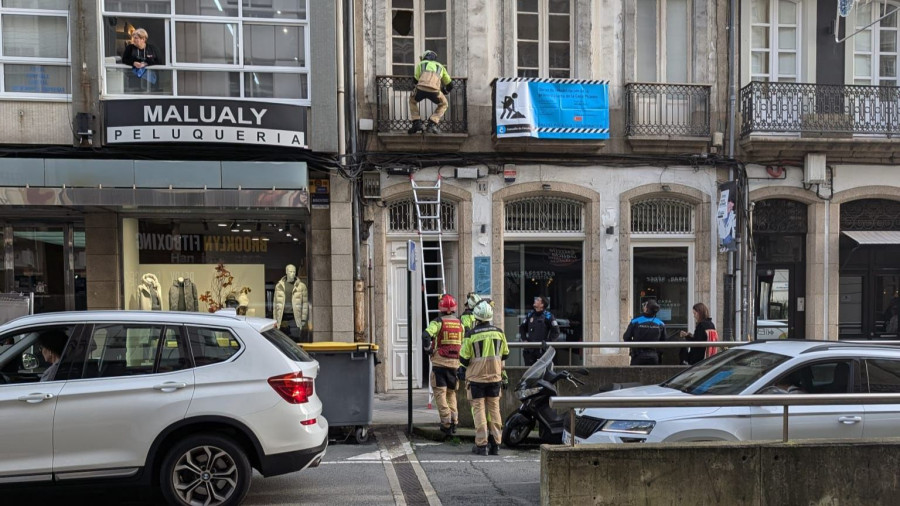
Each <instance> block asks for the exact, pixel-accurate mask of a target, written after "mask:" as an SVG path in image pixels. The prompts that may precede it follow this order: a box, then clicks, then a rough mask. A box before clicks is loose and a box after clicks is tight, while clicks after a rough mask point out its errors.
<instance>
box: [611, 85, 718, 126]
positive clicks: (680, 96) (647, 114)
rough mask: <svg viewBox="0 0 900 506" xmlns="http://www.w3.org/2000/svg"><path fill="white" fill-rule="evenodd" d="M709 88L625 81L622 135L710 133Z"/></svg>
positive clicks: (704, 86)
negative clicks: (623, 130)
mask: <svg viewBox="0 0 900 506" xmlns="http://www.w3.org/2000/svg"><path fill="white" fill-rule="evenodd" d="M711 90H712V86H710V85H706V84H664V83H628V84H626V85H625V135H628V136H634V135H676V136H684V137H707V136H709V121H710V120H709V117H710V100H709V97H710V92H711Z"/></svg>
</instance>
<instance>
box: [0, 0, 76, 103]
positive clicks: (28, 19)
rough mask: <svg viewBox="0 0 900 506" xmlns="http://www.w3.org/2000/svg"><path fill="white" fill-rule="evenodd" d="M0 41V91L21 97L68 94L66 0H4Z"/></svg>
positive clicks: (69, 65) (0, 20) (61, 96)
mask: <svg viewBox="0 0 900 506" xmlns="http://www.w3.org/2000/svg"><path fill="white" fill-rule="evenodd" d="M0 41H2V45H0V72H2V79H0V82H2V90H0V93H2V94H4V95H14V96H17V97H23V98H24V97H28V96H33V97H35V98H37V97H40V98H48V97H56V98H68V97H69V96H70V93H71V87H70V82H71V77H70V74H71V73H70V68H71V60H70V55H69V3H68V2H67V1H65V0H3V2H2V4H0Z"/></svg>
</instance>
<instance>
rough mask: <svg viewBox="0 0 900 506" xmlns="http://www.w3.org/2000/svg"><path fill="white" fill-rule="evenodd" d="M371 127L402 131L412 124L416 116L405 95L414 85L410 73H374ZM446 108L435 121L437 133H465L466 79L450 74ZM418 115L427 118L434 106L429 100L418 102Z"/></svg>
mask: <svg viewBox="0 0 900 506" xmlns="http://www.w3.org/2000/svg"><path fill="white" fill-rule="evenodd" d="M375 89H376V98H375V100H376V104H375V105H376V113H375V129H376V131H377V132H378V133H379V134H386V133H394V134H396V133H403V134H404V135H405V134H406V131H407V130H409V128H410V127H411V126H412V122H413V120H414V119H416V118H412V117H410V114H409V97H410V95H411V94H412V93H413V90H414V89H415V81H414V80H413V78H412V77H411V76H376V77H375ZM447 102H449V108H448V109H447V112H446V114H444V118H443V120H442V121H441V123H440V125H438V129H439V131H440V132H441V133H445V134H446V133H449V134H466V133H468V128H469V125H468V123H469V115H468V110H467V108H466V106H467V100H466V79H465V78H459V77H456V78H453V89H452V90H451V91H450V93H448V94H447ZM419 107H420V111H421V113H422V118H425V119H427V118H428V116H430V115H431V113H432V112H434V109H435V107H436V105H435V104H433V103H432V102H431V101H430V100H423V101H421V102H419Z"/></svg>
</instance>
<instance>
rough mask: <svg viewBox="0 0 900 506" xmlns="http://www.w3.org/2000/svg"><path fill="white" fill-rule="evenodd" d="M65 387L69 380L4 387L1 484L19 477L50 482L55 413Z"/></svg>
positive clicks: (0, 388)
mask: <svg viewBox="0 0 900 506" xmlns="http://www.w3.org/2000/svg"><path fill="white" fill-rule="evenodd" d="M63 385H65V381H48V382H43V383H24V384H22V383H19V384H7V385H0V413H3V424H2V425H3V428H2V430H0V483H3V482H4V481H5V480H4V477H6V476H16V475H20V476H22V477H21V479H22V480H26V479H28V480H40V479H44V480H49V479H50V473H51V471H52V467H53V410H54V409H55V408H56V399H57V396H58V395H59V391H60V390H62V387H63ZM25 475H27V476H28V478H25ZM17 481H18V480H17Z"/></svg>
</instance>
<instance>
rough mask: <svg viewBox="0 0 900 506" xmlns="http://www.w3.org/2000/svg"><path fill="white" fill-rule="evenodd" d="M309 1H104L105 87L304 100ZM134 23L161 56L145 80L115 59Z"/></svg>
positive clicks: (306, 97)
mask: <svg viewBox="0 0 900 506" xmlns="http://www.w3.org/2000/svg"><path fill="white" fill-rule="evenodd" d="M308 1H309V0H285V1H281V2H278V3H277V4H273V3H272V2H271V1H267V0H243V1H242V2H236V1H222V2H220V1H218V0H176V1H175V2H174V11H173V10H172V5H171V4H170V3H169V2H160V1H157V0H145V1H126V0H123V1H114V0H106V1H105V2H104V30H103V47H104V56H105V68H106V93H107V94H109V95H119V94H125V95H128V94H134V93H155V94H162V95H174V96H199V97H233V98H266V99H287V100H296V101H298V102H305V101H309V56H308V51H309V18H308ZM138 28H143V29H145V30H146V31H147V32H148V34H149V43H150V44H152V45H153V46H155V47H156V48H157V49H158V50H159V52H160V53H161V55H162V57H161V60H163V61H164V64H163V65H157V66H154V67H155V68H153V69H151V70H152V71H153V73H154V77H153V79H152V80H148V79H146V78H143V77H137V76H134V75H133V69H131V68H129V67H127V66H126V65H123V64H122V54H123V51H124V49H125V47H126V45H127V44H128V43H129V42H130V39H131V34H132V33H133V32H134V30H136V29H138Z"/></svg>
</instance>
